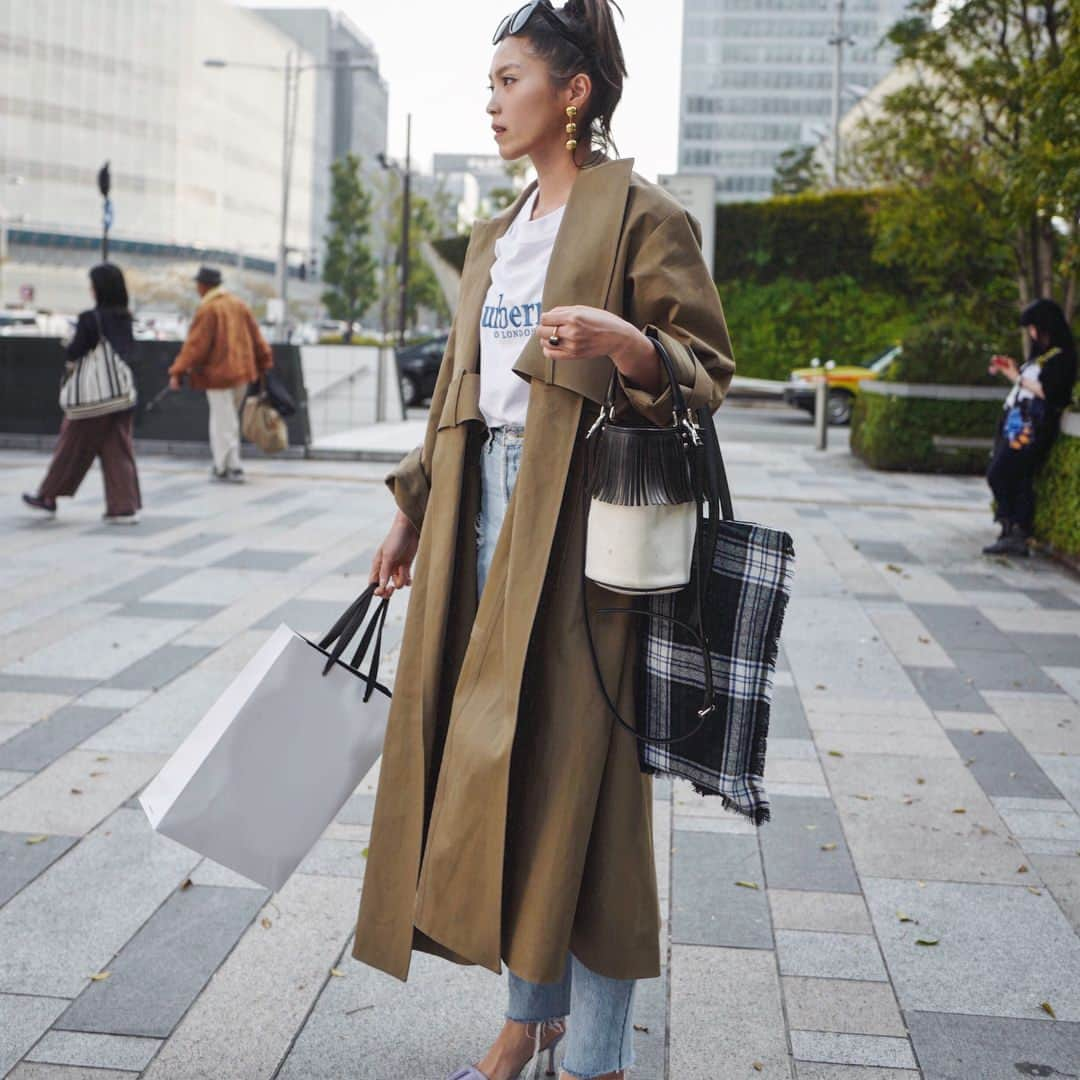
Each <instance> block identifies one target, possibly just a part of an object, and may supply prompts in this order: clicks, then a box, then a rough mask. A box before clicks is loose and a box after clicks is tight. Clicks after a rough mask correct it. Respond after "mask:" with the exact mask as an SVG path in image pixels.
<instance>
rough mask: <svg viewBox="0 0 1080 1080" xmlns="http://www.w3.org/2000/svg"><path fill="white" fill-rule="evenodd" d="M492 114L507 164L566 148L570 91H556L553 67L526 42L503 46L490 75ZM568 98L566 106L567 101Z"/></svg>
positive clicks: (505, 41)
mask: <svg viewBox="0 0 1080 1080" xmlns="http://www.w3.org/2000/svg"><path fill="white" fill-rule="evenodd" d="M488 89H489V90H490V91H491V97H490V98H489V99H488V105H487V111H488V115H489V116H490V117H491V125H492V128H493V129H494V135H495V141H496V144H497V145H498V148H499V154H500V156H501V157H502V158H503V160H505V161H515V160H517V159H518V158H522V157H526V156H532V155H533V154H534V153H535V152H536V151H538V150H539V151H541V152H543V151H544V150H546V149H548V148H549V147H551V148H553V147H554V146H555V145H556V144H559V145H561V144H562V143H565V142H566V111H565V110H566V106H567V105H568V104H570V103H571V102H572V101H573V94H572V92H571V90H570V88H566V89H564V90H556V88H555V87H554V86H553V85H552V82H551V77H550V75H549V74H548V67H547V64H546V63H545V62H544V61H543V60H540V59H538V58H537V57H536V56H534V55H533V54H532V53H531V52H530V50H529V48H528V45H527V43H526V42H525V41H523V39H522V38H520V37H506V38H503V40H502V41H500V42H499V45H498V47H497V48H496V49H495V55H494V57H493V58H492V61H491V71H490V72H489V74H488ZM564 98H565V101H564V100H563V99H564Z"/></svg>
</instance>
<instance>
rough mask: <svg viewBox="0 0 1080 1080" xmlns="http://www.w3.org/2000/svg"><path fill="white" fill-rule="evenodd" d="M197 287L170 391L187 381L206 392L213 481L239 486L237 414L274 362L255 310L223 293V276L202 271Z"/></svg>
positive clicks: (171, 371)
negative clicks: (253, 385) (250, 388)
mask: <svg viewBox="0 0 1080 1080" xmlns="http://www.w3.org/2000/svg"><path fill="white" fill-rule="evenodd" d="M195 286H196V288H197V289H198V290H199V296H200V297H201V298H202V299H201V300H200V301H199V309H198V311H196V312H195V318H194V319H192V321H191V327H190V329H189V330H188V336H187V340H186V341H185V342H184V347H183V348H182V349H181V350H180V354H179V355H178V356H177V358H176V360H175V361H174V362H173V365H172V367H171V368H169V386H170V388H171V389H173V390H179V389H180V380H181V379H182V378H183V377H184V376H187V377H188V380H189V382H190V384H191V387H192V389H194V390H205V391H206V400H207V404H208V405H209V406H210V452H211V453H212V454H213V456H214V467H213V470H212V472H211V477H212V478H213V479H214V480H225V481H231V482H232V483H235V484H239V483H243V480H244V470H243V469H242V468H241V467H240V421H239V417H238V415H237V413H238V410H239V408H240V405H241V403H242V402H243V400H244V395H245V393H246V391H247V387H248V384H249V383H252V382H254V381H255V380H256V379H257V378H258V377H259V376H260V375H262V373H263V372H265V371H266V370H267V369H268V368H270V367H272V366H273V363H274V361H273V359H272V357H271V354H270V346H269V345H267V344H266V339H265V338H264V337H263V336H262V333H261V332H260V330H259V326H258V324H257V323H256V322H255V317H254V316H253V315H252V314H251V309H250V308H249V307H248V306H247V304H245V303H244V301H243V300H241V299H240V298H239V297H238V296H233V294H232V293H229V292H226V291H225V289H224V288H223V287H222V284H221V271H220V270H215V269H214V268H213V267H210V266H203V267H201V268H200V270H199V272H198V273H197V274H196V275H195Z"/></svg>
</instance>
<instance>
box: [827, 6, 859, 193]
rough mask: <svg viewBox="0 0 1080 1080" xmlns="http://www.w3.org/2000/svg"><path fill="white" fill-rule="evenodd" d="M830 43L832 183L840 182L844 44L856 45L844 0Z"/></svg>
mask: <svg viewBox="0 0 1080 1080" xmlns="http://www.w3.org/2000/svg"><path fill="white" fill-rule="evenodd" d="M829 44H830V45H831V46H832V47H833V48H834V49H835V50H836V54H835V56H834V57H833V92H832V163H831V169H830V171H831V174H832V184H833V187H836V186H837V184H838V183H839V182H840V89H841V84H842V82H843V73H844V46H845V45H854V44H855V41H854V39H853V38H851V37H848V36H847V35H846V34H845V33H844V0H836V23H835V25H834V28H833V36H832V37H831V38H829Z"/></svg>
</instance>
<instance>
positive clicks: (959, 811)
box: [953, 806, 967, 814]
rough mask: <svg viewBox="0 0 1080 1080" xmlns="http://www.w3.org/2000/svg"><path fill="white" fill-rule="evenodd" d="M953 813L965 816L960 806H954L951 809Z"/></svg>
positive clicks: (964, 811)
mask: <svg viewBox="0 0 1080 1080" xmlns="http://www.w3.org/2000/svg"><path fill="white" fill-rule="evenodd" d="M953 813H954V814H966V813H967V811H966V810H965V809H964V808H963V807H962V806H954V807H953Z"/></svg>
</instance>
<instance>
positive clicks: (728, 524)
mask: <svg viewBox="0 0 1080 1080" xmlns="http://www.w3.org/2000/svg"><path fill="white" fill-rule="evenodd" d="M718 529H719V534H718V539H717V543H716V547H715V550H714V551H713V557H712V567H711V572H710V573H709V575H708V580H707V581H706V582H705V589H706V592H705V602H704V605H703V609H702V618H701V622H702V626H703V628H704V631H705V637H706V639H707V640H708V642H709V652H710V655H711V657H712V674H713V684H714V700H715V702H716V709H715V711H714V712H713V713H712V714H710V716H709V717H708V719H707V720H706V721H705V723H704V724H703V725H702V726H701V727H700V730H698V731H697V732H696V734H694V735H691V736H690V737H688V738H685V739H679V740H678V741H676V742H672V743H667V744H664V745H657V744H656V743H648V742H643V741H641V740H639V741H638V754H639V758H640V763H641V768H642V771H643V772H647V773H667V774H670V775H673V776H679V777H683V778H684V779H687V780H690V781H691V782H692V783H693V785H694V789H695V790H696V791H697V792H699V793H700V794H702V795H719V796H720V798H721V799H722V800H723V805H724V806H725V807H726V808H727V809H729V810H734V811H737V812H738V813H739V814H742V815H744V816H745V817H748V818H749V819H750V820H751V821H753V822H754V824H755V825H761V824H763V823H764V822H766V821H768V820H769V800H768V796H767V795H766V793H765V785H764V774H765V741H766V737H767V736H768V732H769V704H770V696H771V693H772V676H773V671H774V670H775V668H776V656H777V651H778V649H779V644H780V629H781V626H782V624H783V620H784V611H785V609H786V607H787V602H788V598H789V596H790V593H791V576H792V572H793V570H794V562H795V548H794V545H793V543H792V540H791V537H790V536H789V535H788V534H787V533H785V532H779V531H777V530H775V529H769V528H765V527H764V526H762V525H753V524H749V523H747V522H741V521H722V522H720V523H719V525H718ZM693 592H694V590H693V589H685V590H683V591H682V592H679V593H671V594H666V595H660V596H654V597H650V598H649V600H648V611H649V613H650V615H659V616H665V617H664V618H650V619H649V620H648V629H647V630H646V631H644V632H643V633H642V634H641V639H640V640H641V644H640V650H641V657H640V664H639V668H638V685H637V706H638V710H637V711H638V724H639V730H640V732H641V734H642V735H643V736H646V737H649V738H653V739H666V738H671V737H672V736H677V735H680V734H681V733H682V732H684V731H686V730H692V729H693V726H694V725H695V724H696V722H697V721H696V717H697V710H698V708H699V707H700V705H701V700H702V692H703V690H704V672H703V664H702V655H701V648H700V646H699V644H698V642H697V638H696V636H695V635H694V634H693V633H692V632H691V630H690V629H689V626H692V625H693V624H694V623H695V622H696V620H695V619H694V617H693V611H692V605H693ZM687 624H689V625H687ZM673 717H674V718H678V720H677V722H676V724H675V725H673V724H672V718H673Z"/></svg>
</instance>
